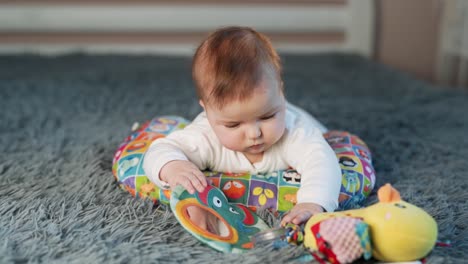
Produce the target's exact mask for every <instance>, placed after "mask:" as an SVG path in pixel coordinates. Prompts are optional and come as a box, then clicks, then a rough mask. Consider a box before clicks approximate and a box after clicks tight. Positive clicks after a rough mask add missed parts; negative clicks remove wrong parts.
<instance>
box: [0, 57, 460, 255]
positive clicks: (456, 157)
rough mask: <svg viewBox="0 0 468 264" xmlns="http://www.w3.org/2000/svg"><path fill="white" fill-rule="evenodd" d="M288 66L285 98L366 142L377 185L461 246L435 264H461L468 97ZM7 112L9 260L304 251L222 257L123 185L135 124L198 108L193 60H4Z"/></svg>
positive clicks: (3, 205) (368, 71) (3, 130)
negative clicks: (116, 172) (121, 149)
mask: <svg viewBox="0 0 468 264" xmlns="http://www.w3.org/2000/svg"><path fill="white" fill-rule="evenodd" d="M283 61H284V69H285V72H284V80H285V87H286V93H287V97H288V99H289V101H291V102H292V103H295V104H297V105H299V106H301V107H303V108H304V109H306V110H307V111H309V112H310V113H312V114H313V115H315V116H316V117H317V118H318V119H319V120H321V121H322V122H323V123H324V124H325V125H326V126H327V127H328V128H330V129H341V130H347V131H350V132H352V133H355V134H357V135H359V136H360V137H361V138H362V139H364V140H365V141H366V142H367V143H368V145H369V147H370V149H371V150H372V152H373V154H374V162H375V163H374V164H375V169H376V172H377V185H378V186H380V185H382V184H384V183H386V182H390V183H392V184H393V185H394V186H395V187H396V188H397V189H399V191H400V192H401V194H402V197H403V198H404V199H405V200H407V201H409V202H411V203H414V204H416V205H418V206H421V207H423V208H424V209H425V210H427V211H428V212H429V213H430V214H431V215H433V216H434V218H435V219H436V221H437V222H438V224H439V237H440V239H443V240H446V239H448V240H450V241H451V243H452V246H451V247H436V248H435V249H434V250H433V252H432V254H431V255H430V257H429V258H428V260H429V262H430V263H458V262H463V261H464V260H466V259H467V258H468V229H467V225H468V221H467V219H468V204H467V200H468V195H467V193H468V192H467V189H468V180H467V164H468V163H467V157H468V117H467V115H468V95H467V94H466V93H462V92H455V91H453V90H449V89H441V88H439V87H433V86H430V85H428V84H425V83H423V82H420V81H416V80H414V79H412V78H410V77H409V76H406V75H404V74H402V73H400V72H397V71H395V70H392V69H389V68H386V67H384V66H382V65H379V64H376V63H373V62H370V61H368V60H366V59H364V58H361V57H358V56H353V55H338V54H326V55H317V56H283ZM0 109H1V110H0V263H129V262H132V263H178V262H188V263H206V262H209V263H212V262H216V263H284V262H294V258H295V257H297V256H299V255H300V254H301V250H300V249H299V248H295V249H294V248H288V249H284V250H279V251H272V250H264V249H255V250H252V251H250V252H249V253H247V254H243V255H233V254H224V253H220V252H216V251H214V250H212V249H211V248H209V247H207V246H205V245H203V244H202V243H200V242H198V241H197V240H196V239H195V238H193V237H192V236H191V235H190V234H188V233H187V232H185V231H184V230H183V228H181V226H180V225H179V224H178V223H177V221H176V220H175V218H174V217H173V215H172V213H171V212H170V211H169V210H167V208H165V207H164V206H159V207H157V206H153V205H152V204H151V203H150V202H149V201H145V200H140V199H134V198H132V197H131V196H130V195H129V194H128V193H126V192H125V191H123V190H121V189H119V188H118V187H117V185H116V183H115V181H114V178H113V176H112V173H111V162H112V156H113V153H114V152H115V150H116V149H117V146H118V145H119V143H120V142H122V140H123V139H124V138H125V137H126V136H127V135H128V134H129V133H130V127H131V126H132V124H133V123H134V122H143V121H145V120H148V119H151V118H152V117H154V116H156V115H162V114H176V115H180V116H184V117H187V118H189V119H191V118H193V117H195V116H196V114H197V113H198V112H199V111H200V110H201V109H200V107H199V105H198V103H197V100H196V98H195V93H194V90H193V84H192V82H191V78H190V59H189V58H177V57H158V56H113V55H109V56H104V55H101V56H90V55H81V54H76V55H68V56H58V57H40V56H33V55H24V56H0ZM373 200H375V194H374V195H372V196H371V197H370V198H369V202H372V201H373ZM262 217H264V218H265V219H266V220H268V221H269V223H272V222H274V221H277V219H274V217H273V216H271V215H268V214H264V215H263V216H262Z"/></svg>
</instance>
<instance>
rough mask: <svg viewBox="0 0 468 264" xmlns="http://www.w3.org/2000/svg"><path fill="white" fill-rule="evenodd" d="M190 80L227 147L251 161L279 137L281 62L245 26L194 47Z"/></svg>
mask: <svg viewBox="0 0 468 264" xmlns="http://www.w3.org/2000/svg"><path fill="white" fill-rule="evenodd" d="M192 75H193V79H194V82H195V86H196V89H197V93H198V96H199V99H200V105H201V106H202V107H203V108H204V109H205V111H206V114H207V117H208V121H209V123H210V125H211V127H212V128H213V130H214V132H215V134H216V135H217V137H218V139H219V140H220V142H221V144H223V145H224V146H225V147H226V148H228V149H231V150H234V151H240V152H243V153H244V154H246V156H247V157H248V158H249V160H251V159H250V158H251V157H255V156H256V155H260V154H262V153H263V152H264V151H265V150H267V149H268V148H269V147H271V146H272V145H273V144H275V143H276V142H277V141H278V140H279V139H280V138H281V136H282V135H283V133H284V130H285V107H286V106H285V104H286V102H285V98H284V94H283V82H282V78H281V62H280V58H279V56H278V54H277V53H276V51H275V50H274V48H273V47H272V45H271V43H270V41H269V40H268V38H267V37H266V36H264V35H262V34H260V33H258V32H256V31H254V30H253V29H251V28H246V27H228V28H222V29H219V30H217V31H215V32H214V33H212V34H211V35H210V36H209V37H208V38H207V39H206V40H205V41H204V42H202V44H201V45H200V46H199V47H198V49H197V51H196V53H195V56H194V60H193V68H192ZM251 161H252V160H251Z"/></svg>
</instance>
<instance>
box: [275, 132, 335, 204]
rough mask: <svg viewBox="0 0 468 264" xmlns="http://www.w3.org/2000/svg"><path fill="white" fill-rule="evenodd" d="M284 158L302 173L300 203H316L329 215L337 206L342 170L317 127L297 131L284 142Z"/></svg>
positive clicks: (298, 194)
mask: <svg viewBox="0 0 468 264" xmlns="http://www.w3.org/2000/svg"><path fill="white" fill-rule="evenodd" d="M283 155H284V159H285V160H286V162H287V163H288V164H290V166H291V167H293V168H295V169H296V170H297V171H298V173H300V174H301V186H300V188H299V191H298V192H297V202H298V203H304V202H313V203H316V204H319V205H321V206H322V207H323V208H324V209H325V210H327V212H333V211H334V210H335V209H336V208H337V207H338V196H339V192H340V188H341V169H340V167H339V163H338V161H337V158H336V155H335V153H334V151H333V150H332V149H331V147H330V146H329V145H328V143H327V142H326V141H325V139H324V138H323V136H322V132H321V131H320V129H318V128H313V127H312V128H311V127H308V128H307V129H305V128H301V127H299V128H296V129H295V130H294V131H292V132H291V133H290V135H289V136H288V137H287V140H286V141H285V142H284V153H283Z"/></svg>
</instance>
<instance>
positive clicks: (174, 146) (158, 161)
mask: <svg viewBox="0 0 468 264" xmlns="http://www.w3.org/2000/svg"><path fill="white" fill-rule="evenodd" d="M210 156H211V152H210V146H209V143H208V142H207V140H206V137H205V136H204V135H203V133H202V132H201V131H199V130H197V129H195V128H193V127H190V126H188V127H186V128H185V129H184V130H179V131H175V132H172V133H171V134H169V135H168V136H167V137H166V138H161V139H157V140H155V141H154V142H153V143H152V144H151V146H150V147H149V149H148V150H147V152H146V154H145V157H144V161H143V168H144V170H145V173H146V174H147V176H148V178H149V179H150V180H151V181H152V182H154V183H155V184H156V185H158V186H159V187H160V188H163V189H169V188H170V189H172V188H174V187H175V186H176V185H182V186H184V187H185V188H186V190H187V191H189V192H190V193H193V192H194V191H195V190H197V191H199V192H200V191H203V190H204V189H205V187H206V185H207V182H206V178H205V176H204V174H203V173H202V172H201V171H200V168H205V167H206V166H207V164H208V163H209V162H208V159H209V158H210Z"/></svg>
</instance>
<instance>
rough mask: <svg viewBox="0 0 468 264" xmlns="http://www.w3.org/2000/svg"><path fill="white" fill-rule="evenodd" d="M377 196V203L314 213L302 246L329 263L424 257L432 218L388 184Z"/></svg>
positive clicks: (433, 234)
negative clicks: (338, 210)
mask: <svg viewBox="0 0 468 264" xmlns="http://www.w3.org/2000/svg"><path fill="white" fill-rule="evenodd" d="M378 198H379V202H378V203H376V204H374V205H371V206H369V207H366V208H363V209H357V210H348V211H341V212H334V213H321V214H317V215H314V216H313V217H312V218H311V219H309V220H308V222H307V224H306V226H305V230H304V245H305V247H306V248H309V249H310V251H311V252H315V253H318V254H319V257H321V258H323V259H325V260H327V261H329V262H331V263H350V262H352V261H354V260H356V259H358V258H360V257H362V256H364V257H365V258H366V259H368V258H370V256H371V255H372V256H373V257H374V258H375V259H377V260H381V261H413V260H418V259H421V258H423V257H425V256H426V255H427V254H428V253H429V252H430V251H431V250H432V248H433V247H434V245H435V243H436V239H437V224H436V222H435V220H434V219H433V218H432V217H431V216H430V215H429V214H428V213H426V212H425V211H424V210H422V209H421V208H419V207H416V206H414V205H412V204H409V203H407V202H405V201H403V200H401V197H400V194H399V192H398V191H397V190H395V189H394V188H393V187H392V186H391V185H390V184H386V185H385V186H383V187H381V188H380V189H379V191H378ZM314 256H315V257H316V258H317V255H314Z"/></svg>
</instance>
